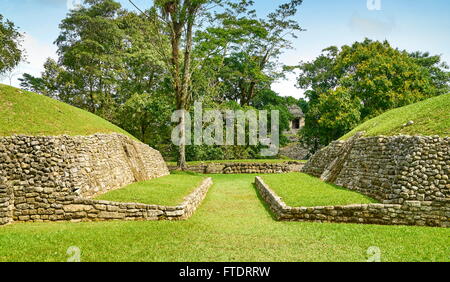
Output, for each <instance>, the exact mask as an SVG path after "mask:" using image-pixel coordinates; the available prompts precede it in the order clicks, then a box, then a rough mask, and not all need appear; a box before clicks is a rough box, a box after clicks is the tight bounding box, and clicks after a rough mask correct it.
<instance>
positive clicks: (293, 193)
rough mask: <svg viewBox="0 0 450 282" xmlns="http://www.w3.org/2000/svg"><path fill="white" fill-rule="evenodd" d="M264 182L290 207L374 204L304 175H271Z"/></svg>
mask: <svg viewBox="0 0 450 282" xmlns="http://www.w3.org/2000/svg"><path fill="white" fill-rule="evenodd" d="M263 179H264V182H266V184H268V185H269V186H270V188H271V189H272V190H273V191H274V192H275V193H277V194H278V196H280V197H281V198H283V201H284V202H285V203H286V204H287V205H289V206H292V207H312V206H337V205H349V204H370V203H376V201H375V200H374V199H371V198H369V197H367V196H365V195H362V194H360V193H357V192H354V191H350V190H348V189H345V188H343V187H340V186H337V185H334V184H329V183H325V182H323V181H321V180H320V179H318V178H316V177H313V176H310V175H307V174H304V173H288V174H272V175H265V176H264V177H263Z"/></svg>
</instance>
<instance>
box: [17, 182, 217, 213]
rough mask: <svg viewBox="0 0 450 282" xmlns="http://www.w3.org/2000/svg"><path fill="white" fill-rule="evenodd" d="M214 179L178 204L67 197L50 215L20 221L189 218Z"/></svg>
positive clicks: (203, 183)
mask: <svg viewBox="0 0 450 282" xmlns="http://www.w3.org/2000/svg"><path fill="white" fill-rule="evenodd" d="M211 185H212V179H211V178H206V179H205V180H203V181H202V183H201V184H200V185H199V186H198V187H197V188H196V189H195V190H194V191H193V192H192V193H191V194H190V195H188V196H187V197H186V198H185V199H184V202H183V203H182V204H180V205H179V206H160V205H145V204H139V203H119V202H111V201H99V200H92V199H86V198H74V199H70V198H69V199H66V200H67V202H66V203H62V205H61V207H62V208H55V209H54V210H53V213H51V214H50V215H49V216H48V217H47V216H46V215H41V216H40V217H36V216H34V217H33V218H31V219H28V218H26V217H25V218H22V219H23V220H22V219H21V218H19V219H18V221H29V220H33V221H42V220H51V221H60V220H70V221H105V220H182V219H187V218H189V217H190V216H191V215H192V214H193V213H194V211H195V210H196V209H197V207H198V206H199V205H200V203H201V202H202V201H203V199H204V198H205V196H206V194H207V192H208V189H209V187H211Z"/></svg>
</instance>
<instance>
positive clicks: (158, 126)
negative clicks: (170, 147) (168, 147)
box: [118, 93, 173, 147]
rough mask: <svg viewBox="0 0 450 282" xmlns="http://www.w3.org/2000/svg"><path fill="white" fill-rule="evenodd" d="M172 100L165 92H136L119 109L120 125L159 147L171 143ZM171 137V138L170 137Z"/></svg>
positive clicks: (144, 140)
mask: <svg viewBox="0 0 450 282" xmlns="http://www.w3.org/2000/svg"><path fill="white" fill-rule="evenodd" d="M172 110H173V106H172V101H171V100H170V99H168V96H167V95H164V94H163V93H153V94H147V93H144V94H134V95H132V96H131V98H130V99H128V100H127V101H126V102H125V103H124V104H123V105H122V106H121V107H120V109H119V115H118V124H119V125H120V127H122V128H123V129H125V130H126V131H128V132H129V133H131V134H133V135H134V136H136V137H138V138H139V139H140V140H142V141H143V142H145V143H147V144H149V145H151V146H154V147H157V146H158V145H159V144H161V143H169V141H170V140H164V137H166V138H167V137H168V136H170V129H171V128H170V115H171V113H172ZM168 139H169V138H168Z"/></svg>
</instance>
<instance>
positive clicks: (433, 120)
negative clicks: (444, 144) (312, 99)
mask: <svg viewBox="0 0 450 282" xmlns="http://www.w3.org/2000/svg"><path fill="white" fill-rule="evenodd" d="M449 109H450V94H447V95H442V96H438V97H434V98H431V99H428V100H425V101H422V102H419V103H416V104H412V105H409V106H406V107H402V108H398V109H394V110H390V111H388V112H386V113H384V114H382V115H380V116H378V117H376V118H373V119H371V120H368V121H367V122H365V123H363V124H361V125H360V126H358V127H356V128H355V129H353V130H352V131H351V132H349V133H348V134H346V135H344V136H343V137H342V138H341V139H342V140H346V139H348V138H350V137H351V136H353V135H355V133H356V132H359V131H366V136H378V135H385V136H391V135H399V134H403V135H422V136H431V135H439V136H441V137H445V136H450V110H449ZM409 121H413V122H414V124H413V125H410V126H405V127H404V126H403V125H405V124H407V123H408V122H409Z"/></svg>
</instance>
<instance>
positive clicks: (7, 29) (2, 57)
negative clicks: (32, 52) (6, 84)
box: [0, 14, 24, 75]
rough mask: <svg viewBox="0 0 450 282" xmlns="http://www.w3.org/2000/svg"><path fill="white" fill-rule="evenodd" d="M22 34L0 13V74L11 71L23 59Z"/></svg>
mask: <svg viewBox="0 0 450 282" xmlns="http://www.w3.org/2000/svg"><path fill="white" fill-rule="evenodd" d="M21 40H22V34H21V33H20V32H19V30H18V28H17V27H16V26H15V25H14V23H13V22H11V21H10V20H7V19H5V18H4V17H3V15H1V14H0V75H1V74H3V73H5V72H8V71H12V70H13V69H14V68H15V67H16V66H17V65H18V64H19V63H20V61H21V60H22V59H23V57H24V52H23V50H22V49H21V43H22V41H21Z"/></svg>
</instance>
